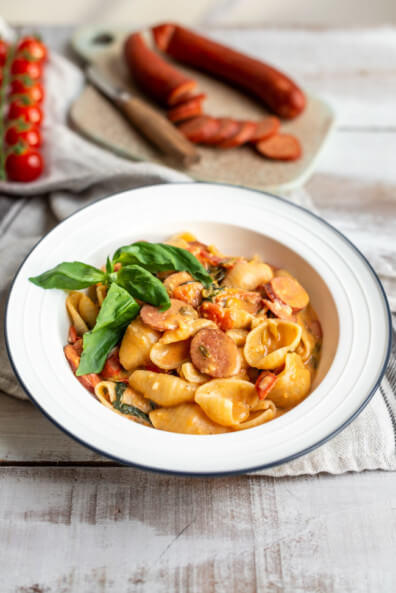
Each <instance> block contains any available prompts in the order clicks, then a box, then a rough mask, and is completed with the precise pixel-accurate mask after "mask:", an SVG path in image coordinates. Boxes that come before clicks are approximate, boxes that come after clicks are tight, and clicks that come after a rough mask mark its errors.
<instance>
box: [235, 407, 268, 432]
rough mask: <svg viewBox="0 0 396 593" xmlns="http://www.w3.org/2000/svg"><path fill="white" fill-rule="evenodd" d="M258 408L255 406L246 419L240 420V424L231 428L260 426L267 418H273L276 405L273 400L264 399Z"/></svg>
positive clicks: (239, 428)
mask: <svg viewBox="0 0 396 593" xmlns="http://www.w3.org/2000/svg"><path fill="white" fill-rule="evenodd" d="M261 404H262V405H261V406H260V410H259V409H258V408H256V409H255V410H254V411H253V412H252V414H250V416H249V418H248V420H246V421H245V422H242V423H241V424H237V425H235V426H234V427H233V428H234V430H246V429H247V428H254V427H255V426H260V424H265V422H268V421H269V420H273V419H274V418H275V414H276V406H275V404H274V402H272V401H270V400H265V401H263V402H261Z"/></svg>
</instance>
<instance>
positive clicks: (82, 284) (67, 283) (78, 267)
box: [29, 261, 105, 290]
mask: <svg viewBox="0 0 396 593" xmlns="http://www.w3.org/2000/svg"><path fill="white" fill-rule="evenodd" d="M104 279H105V274H104V272H102V270H99V269H98V268H94V267H93V266H89V265H88V264H83V263H82V262H79V261H74V262H63V263H61V264H58V265H57V266H55V268H52V269H51V270H47V271H46V272H44V273H43V274H40V275H39V276H34V277H32V278H29V280H30V282H33V284H35V285H36V286H40V287H41V288H61V289H65V290H79V289H80V288H88V286H92V285H93V284H97V282H103V281H104Z"/></svg>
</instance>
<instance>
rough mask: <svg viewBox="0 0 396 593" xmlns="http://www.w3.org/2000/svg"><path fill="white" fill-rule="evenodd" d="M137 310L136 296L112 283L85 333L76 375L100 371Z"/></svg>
mask: <svg viewBox="0 0 396 593" xmlns="http://www.w3.org/2000/svg"><path fill="white" fill-rule="evenodd" d="M138 312H139V305H138V304H137V302H136V301H135V299H134V298H133V297H132V296H131V295H130V294H129V292H127V291H126V290H124V289H123V288H122V287H121V286H117V284H111V286H110V288H109V291H108V293H107V295H106V298H105V300H104V301H103V303H102V306H101V308H100V311H99V315H98V317H97V319H96V324H95V327H94V328H93V329H92V330H91V331H90V332H87V333H85V334H84V337H83V351H82V354H81V359H80V364H79V366H78V369H77V371H76V375H77V376H80V375H86V374H88V373H100V372H101V371H102V369H103V366H104V364H105V362H106V358H107V356H108V354H109V352H110V350H111V349H112V348H114V346H115V345H116V344H117V342H118V341H119V340H120V339H121V336H122V334H123V331H124V329H125V327H126V326H127V325H128V323H129V322H130V321H132V319H134V318H135V317H136V315H137V314H138Z"/></svg>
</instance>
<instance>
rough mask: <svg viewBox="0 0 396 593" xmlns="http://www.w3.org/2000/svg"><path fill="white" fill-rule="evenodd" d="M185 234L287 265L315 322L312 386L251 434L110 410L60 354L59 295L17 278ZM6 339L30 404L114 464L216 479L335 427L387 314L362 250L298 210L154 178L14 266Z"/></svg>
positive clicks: (356, 407)
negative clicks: (172, 425) (318, 327)
mask: <svg viewBox="0 0 396 593" xmlns="http://www.w3.org/2000/svg"><path fill="white" fill-rule="evenodd" d="M181 230H190V231H191V232H193V233H194V234H196V235H197V236H198V238H199V239H200V240H201V241H204V242H209V243H214V244H215V245H216V246H218V247H219V248H220V249H221V250H222V251H224V252H225V253H226V254H230V255H231V254H232V255H239V254H241V255H246V256H252V255H253V254H254V253H259V254H260V255H261V256H262V257H263V258H264V259H265V260H268V261H269V262H271V263H273V264H275V265H278V266H282V267H285V268H287V269H288V270H289V271H290V272H291V273H293V274H294V275H295V276H297V278H298V279H299V280H300V281H301V282H302V284H303V285H304V286H305V288H306V289H307V290H308V292H309V294H310V296H311V301H312V304H313V306H314V308H315V309H316V311H317V313H318V316H319V319H320V321H321V323H322V327H323V333H324V338H323V349H322V357H321V361H320V364H319V368H318V373H317V378H316V381H315V385H314V390H313V392H312V393H311V394H310V395H309V396H308V397H307V398H306V399H305V401H303V402H302V403H301V404H300V405H298V406H297V407H296V408H294V409H293V410H291V411H290V412H288V413H287V414H284V415H283V416H281V417H280V418H277V419H276V420H273V421H272V422H269V423H268V424H264V425H262V426H259V427H257V428H252V429H250V430H245V431H240V432H234V433H228V434H220V435H210V436H196V435H184V434H176V433H171V432H163V431H159V430H153V429H150V428H146V427H144V426H141V425H139V424H135V423H133V422H130V421H129V420H127V419H125V418H122V417H121V416H119V415H118V414H114V413H112V412H111V411H109V410H108V409H106V408H105V407H104V406H103V405H102V404H100V403H99V402H98V401H97V400H96V399H95V398H94V397H93V396H92V395H90V394H89V393H88V392H87V391H86V390H85V389H84V388H83V387H82V386H81V385H80V383H79V382H78V381H77V380H76V379H75V377H74V376H73V375H72V373H71V372H70V368H69V365H68V363H67V361H66V359H65V357H64V354H63V348H62V347H63V345H64V344H65V343H66V338H67V330H68V324H69V322H68V318H67V315H66V311H65V294H64V293H63V292H62V291H56V290H53V291H52V290H48V291H45V290H43V289H41V288H38V287H36V286H34V285H33V284H31V283H30V282H28V277H29V276H35V275H37V274H39V273H41V272H43V271H44V270H47V269H48V268H51V267H53V266H54V265H56V264H58V263H59V262H61V261H72V260H82V261H85V262H87V263H91V264H93V265H96V266H99V265H101V264H103V262H104V261H105V259H106V256H107V255H108V254H112V253H113V251H114V250H115V249H116V248H117V247H119V246H120V245H124V244H127V243H130V242H133V241H136V240H139V239H148V240H152V241H159V240H164V239H166V238H167V237H168V236H169V235H171V234H172V233H175V232H177V231H181ZM6 342H7V347H8V352H9V356H10V360H11V362H12V364H13V368H14V370H15V373H16V375H17V376H18V378H19V380H20V382H21V384H22V385H23V387H24V389H25V391H26V393H27V394H28V395H29V397H30V398H31V399H32V400H33V402H34V403H35V404H36V405H37V406H38V407H39V408H40V409H41V410H42V411H43V412H44V413H45V414H46V415H47V416H48V417H49V418H50V419H51V420H52V421H53V422H54V423H55V424H57V425H58V426H59V427H60V428H61V429H62V430H64V431H65V432H66V433H67V434H69V435H70V436H72V437H73V438H75V439H76V440H78V441H80V442H81V443H83V444H85V445H87V446H89V447H91V448H92V449H94V450H96V451H98V452H100V453H102V454H103V455H107V456H108V457H112V458H114V459H117V460H119V461H121V462H123V463H127V464H131V465H136V466H139V467H142V468H146V469H152V470H156V471H164V472H173V473H183V474H191V475H203V474H205V475H218V474H227V473H237V472H246V471H251V470H254V469H259V468H265V467H270V466H274V465H278V464H280V463H284V462H285V461H288V460H291V459H294V458H296V457H298V456H300V455H303V454H304V453H307V452H308V451H311V450H312V449H314V448H315V447H318V446H319V445H321V444H323V443H324V442H325V441H326V440H328V439H329V438H331V437H332V436H334V435H335V434H336V433H338V432H339V431H340V430H342V429H343V428H344V427H345V426H346V425H347V424H348V423H349V422H350V421H351V420H353V419H354V418H355V417H356V416H357V415H358V414H359V413H360V412H361V410H362V409H363V408H364V406H365V405H366V404H367V402H368V401H369V400H370V398H371V396H372V395H373V393H374V392H375V390H376V389H377V387H378V385H379V382H380V380H381V378H382V376H383V374H384V371H385V367H386V364H387V361H388V357H389V351H390V343H391V322H390V312H389V306H388V304H387V300H386V297H385V294H384V291H383V288H382V286H381V283H380V281H379V280H378V278H377V276H376V275H375V273H374V271H373V270H372V268H371V267H370V265H369V264H368V262H367V260H366V259H365V258H364V256H363V255H362V254H361V253H360V252H359V251H358V250H357V249H356V248H355V247H354V246H353V245H352V244H351V243H350V242H349V241H348V240H347V239H346V238H345V237H344V236H343V235H341V234H340V233H339V232H338V231H337V230H335V229H334V228H333V227H331V226H330V225H329V224H327V223H326V222H325V221H323V220H322V219H320V218H319V217H317V216H315V215H314V214H312V213H310V212H308V211H307V210H305V209H303V208H300V207H298V206H295V205H293V204H290V203H289V202H287V201H285V200H282V199H281V198H278V197H275V196H272V195H269V194H264V193H261V192H258V191H254V190H248V189H245V188H239V187H235V186H227V185H222V184H218V185H217V184H206V183H178V184H166V185H155V186H150V187H145V188H141V189H134V190H129V191H125V192H122V193H120V194H116V195H114V196H111V197H108V198H106V199H103V200H100V201H98V202H95V203H94V204H92V205H91V206H88V207H86V208H83V209H82V210H80V211H78V212H76V213H75V214H73V215H72V216H71V217H69V218H68V219H66V220H65V221H63V222H62V223H61V224H59V225H58V226H57V227H56V228H55V229H53V230H52V231H51V232H49V233H48V234H47V235H46V236H45V237H44V238H43V239H42V240H41V241H40V242H39V243H38V244H37V245H36V246H35V247H34V249H33V250H32V251H31V253H30V254H29V255H28V256H27V258H26V259H25V261H24V262H23V263H22V265H21V267H20V268H19V270H18V272H17V274H16V276H15V279H14V283H13V286H12V289H11V292H10V296H9V301H8V306H7V311H6Z"/></svg>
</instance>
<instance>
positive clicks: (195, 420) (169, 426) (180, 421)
mask: <svg viewBox="0 0 396 593" xmlns="http://www.w3.org/2000/svg"><path fill="white" fill-rule="evenodd" d="M150 420H151V422H152V423H153V426H154V428H158V429H159V430H167V431H170V432H181V433H184V434H219V433H222V432H228V429H227V428H226V427H225V426H220V425H219V424H216V423H215V422H212V420H210V419H209V418H208V417H207V416H205V414H204V412H203V411H202V409H201V408H200V407H199V406H198V405H197V404H194V403H186V404H180V405H178V406H175V407H174V408H157V409H156V410H153V411H152V412H150Z"/></svg>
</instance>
